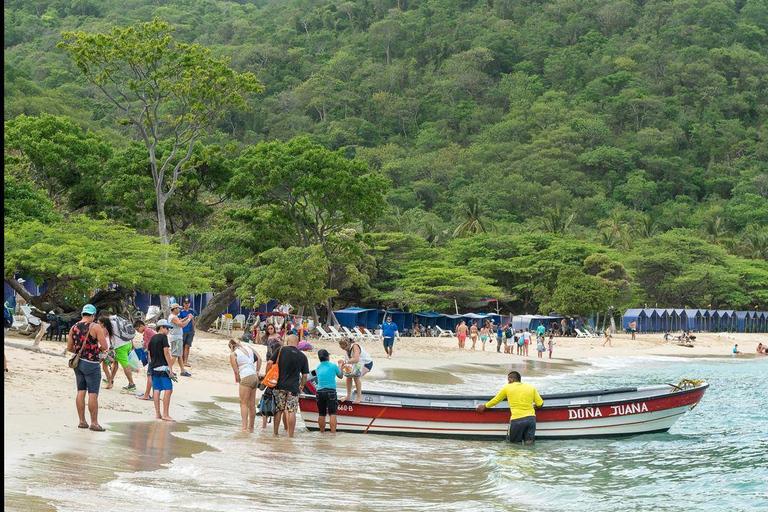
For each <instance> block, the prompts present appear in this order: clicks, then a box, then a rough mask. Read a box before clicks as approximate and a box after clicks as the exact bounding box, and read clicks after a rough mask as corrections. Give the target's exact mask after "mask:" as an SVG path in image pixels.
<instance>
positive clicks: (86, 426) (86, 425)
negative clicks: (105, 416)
mask: <svg viewBox="0 0 768 512" xmlns="http://www.w3.org/2000/svg"><path fill="white" fill-rule="evenodd" d="M77 428H88V424H87V423H80V424H79V425H78V426H77Z"/></svg>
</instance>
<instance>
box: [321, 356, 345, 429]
mask: <svg viewBox="0 0 768 512" xmlns="http://www.w3.org/2000/svg"><path fill="white" fill-rule="evenodd" d="M317 357H318V359H320V364H319V365H317V368H316V369H315V373H316V374H317V393H316V394H315V399H316V400H317V426H318V427H320V433H324V432H325V417H326V416H330V420H331V432H332V433H335V432H336V412H337V411H338V407H339V398H338V396H337V395H336V379H340V378H341V377H342V374H341V368H340V365H338V364H333V363H332V362H330V361H329V359H330V357H331V355H330V354H329V353H328V351H327V350H325V349H321V350H320V351H319V352H318V353H317Z"/></svg>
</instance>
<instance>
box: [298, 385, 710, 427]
mask: <svg viewBox="0 0 768 512" xmlns="http://www.w3.org/2000/svg"><path fill="white" fill-rule="evenodd" d="M705 390H706V385H704V386H702V387H699V388H696V389H692V390H686V391H680V392H675V393H668V394H665V395H661V396H653V397H639V398H636V399H622V400H615V401H612V402H610V401H609V402H605V403H600V404H576V405H567V406H566V405H562V406H551V407H548V406H547V403H546V400H545V406H544V408H542V409H538V410H537V411H536V423H537V427H536V438H538V439H574V438H590V437H615V436H631V435H637V434H647V433H654V432H666V431H667V430H669V428H670V427H671V426H672V425H673V424H674V423H675V421H677V420H678V419H679V418H680V417H681V416H682V415H683V414H685V413H686V412H687V411H688V410H690V409H692V408H693V407H695V406H696V405H697V404H698V402H699V401H700V400H701V398H702V396H703V395H704V392H705ZM299 404H300V408H301V416H302V419H303V420H304V424H305V425H306V427H307V428H308V429H309V430H317V429H318V413H317V403H316V402H315V399H314V397H313V396H306V395H303V396H302V397H301V398H300V399H299ZM337 422H338V427H337V430H339V431H342V432H358V433H366V434H390V435H411V436H420V437H451V438H469V439H504V438H505V437H506V433H507V427H508V425H509V409H501V408H499V409H497V408H494V409H490V410H487V411H486V412H484V413H482V414H481V413H478V412H476V411H475V410H474V409H470V408H455V407H453V408H452V407H445V408H436V407H427V406H402V405H397V406H393V405H388V404H376V403H361V404H353V403H350V402H344V403H341V404H339V411H338V416H337Z"/></svg>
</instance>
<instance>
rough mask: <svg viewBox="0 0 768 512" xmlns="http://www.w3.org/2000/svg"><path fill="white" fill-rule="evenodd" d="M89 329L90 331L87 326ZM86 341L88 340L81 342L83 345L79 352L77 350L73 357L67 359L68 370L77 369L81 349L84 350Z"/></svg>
mask: <svg viewBox="0 0 768 512" xmlns="http://www.w3.org/2000/svg"><path fill="white" fill-rule="evenodd" d="M89 329H90V326H89ZM87 341H88V338H86V339H84V340H83V344H82V345H80V350H78V351H77V354H75V355H73V356H72V357H71V358H70V359H69V363H68V364H69V367H70V368H72V369H75V368H77V365H79V364H80V355H81V354H82V353H83V349H84V348H85V344H86V342H87Z"/></svg>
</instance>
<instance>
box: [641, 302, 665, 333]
mask: <svg viewBox="0 0 768 512" xmlns="http://www.w3.org/2000/svg"><path fill="white" fill-rule="evenodd" d="M643 312H644V313H645V317H646V318H647V320H646V326H643V324H641V325H640V330H641V331H643V332H661V331H664V330H666V328H667V325H669V314H668V313H667V310H666V309H659V308H650V309H644V310H643Z"/></svg>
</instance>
